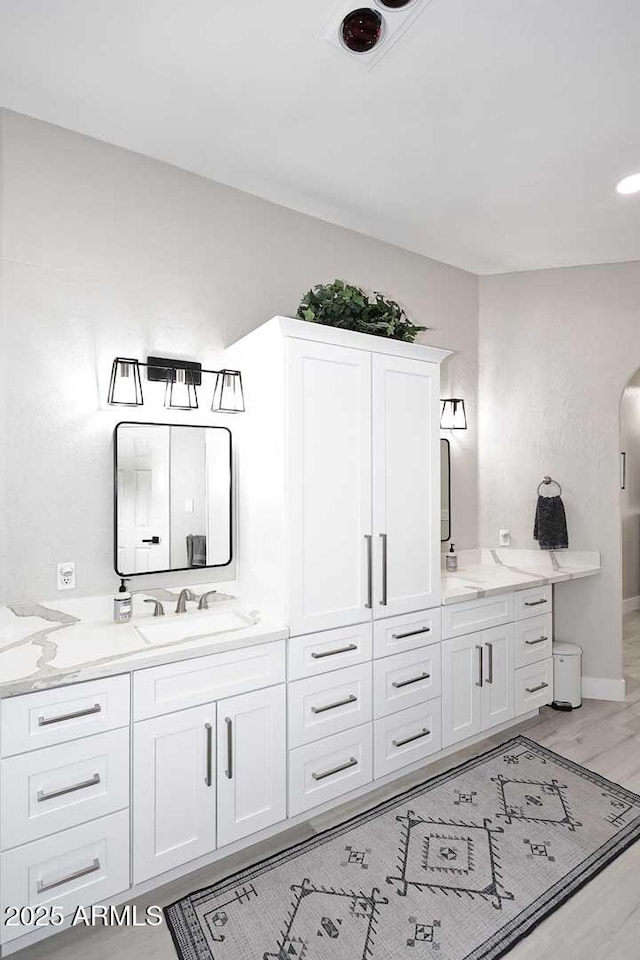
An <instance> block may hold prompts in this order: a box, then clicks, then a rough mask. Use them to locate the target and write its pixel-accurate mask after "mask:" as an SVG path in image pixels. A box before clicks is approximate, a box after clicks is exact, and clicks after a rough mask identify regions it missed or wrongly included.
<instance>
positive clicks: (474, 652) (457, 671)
mask: <svg viewBox="0 0 640 960" xmlns="http://www.w3.org/2000/svg"><path fill="white" fill-rule="evenodd" d="M483 655H484V650H483V646H482V635H481V634H471V635H470V636H466V637H454V638H452V639H451V640H445V641H443V644H442V743H443V746H445V747H449V746H451V744H453V743H458V741H460V740H466V739H467V738H468V737H472V736H474V734H476V733H480V731H481V730H482V694H483V691H482V680H483Z"/></svg>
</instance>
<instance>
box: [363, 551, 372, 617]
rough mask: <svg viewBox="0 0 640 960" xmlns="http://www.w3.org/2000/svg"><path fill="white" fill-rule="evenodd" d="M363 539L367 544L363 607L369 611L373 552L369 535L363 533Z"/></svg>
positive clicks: (370, 605)
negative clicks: (365, 597) (365, 588)
mask: <svg viewBox="0 0 640 960" xmlns="http://www.w3.org/2000/svg"><path fill="white" fill-rule="evenodd" d="M364 539H365V540H366V543H367V602H366V603H365V607H366V608H367V610H371V607H372V606H373V550H372V544H371V534H370V533H365V535H364Z"/></svg>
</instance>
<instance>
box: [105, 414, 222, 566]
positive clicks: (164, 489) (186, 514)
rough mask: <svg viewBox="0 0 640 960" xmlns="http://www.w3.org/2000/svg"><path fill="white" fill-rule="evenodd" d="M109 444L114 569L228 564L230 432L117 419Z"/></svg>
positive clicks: (215, 428) (217, 428)
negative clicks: (113, 488)
mask: <svg viewBox="0 0 640 960" xmlns="http://www.w3.org/2000/svg"><path fill="white" fill-rule="evenodd" d="M115 446H116V464H115V480H116V496H117V500H116V519H115V534H116V536H115V566H116V572H117V573H118V574H119V575H120V576H125V577H128V576H135V575H136V574H141V573H153V572H160V571H167V570H188V569H192V568H195V567H211V566H226V565H227V564H229V563H230V562H231V559H232V556H231V434H230V432H229V430H227V429H226V428H223V427H198V426H193V427H192V426H186V425H175V426H174V425H171V426H169V425H168V424H153V423H119V424H118V426H117V427H116V431H115Z"/></svg>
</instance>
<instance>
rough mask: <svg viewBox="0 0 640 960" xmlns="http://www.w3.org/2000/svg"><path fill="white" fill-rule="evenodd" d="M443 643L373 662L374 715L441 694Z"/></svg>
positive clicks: (387, 712)
mask: <svg viewBox="0 0 640 960" xmlns="http://www.w3.org/2000/svg"><path fill="white" fill-rule="evenodd" d="M441 670H442V667H441V653H440V644H437V643H436V644H433V646H430V647H426V649H424V650H409V652H408V653H398V654H396V656H395V657H385V659H384V660H375V661H374V664H373V715H374V717H375V718H376V719H379V718H380V717H387V716H389V714H391V713H397V712H398V711H399V710H404V709H405V708H407V707H413V706H416V705H417V704H418V703H424V702H425V701H427V700H433V698H434V697H439V696H440V690H441V682H442V681H441Z"/></svg>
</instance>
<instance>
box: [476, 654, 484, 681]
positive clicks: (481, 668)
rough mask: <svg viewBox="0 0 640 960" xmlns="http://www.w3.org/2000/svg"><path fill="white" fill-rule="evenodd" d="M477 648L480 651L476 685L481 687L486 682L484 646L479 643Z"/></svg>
mask: <svg viewBox="0 0 640 960" xmlns="http://www.w3.org/2000/svg"><path fill="white" fill-rule="evenodd" d="M476 650H477V651H478V679H477V680H476V687H481V686H482V685H483V683H484V663H483V654H482V647H481V646H480V645H479V644H476Z"/></svg>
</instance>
